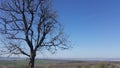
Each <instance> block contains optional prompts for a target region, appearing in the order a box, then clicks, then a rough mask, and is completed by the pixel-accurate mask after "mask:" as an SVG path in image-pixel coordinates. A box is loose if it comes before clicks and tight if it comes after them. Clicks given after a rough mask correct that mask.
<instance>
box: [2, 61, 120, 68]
mask: <svg viewBox="0 0 120 68" xmlns="http://www.w3.org/2000/svg"><path fill="white" fill-rule="evenodd" d="M0 68H28V63H27V61H25V60H16V61H15V60H11V61H0ZM35 68H120V62H119V61H111V62H110V61H109V62H108V61H66V60H62V61H61V60H37V61H36V67H35Z"/></svg>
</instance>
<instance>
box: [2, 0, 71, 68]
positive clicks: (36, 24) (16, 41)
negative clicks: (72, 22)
mask: <svg viewBox="0 0 120 68" xmlns="http://www.w3.org/2000/svg"><path fill="white" fill-rule="evenodd" d="M0 33H1V34H2V35H4V36H5V38H6V39H5V41H2V42H3V43H4V45H5V48H1V53H3V54H9V55H12V54H14V55H19V54H23V55H25V56H28V57H29V60H30V61H29V66H30V68H34V62H35V57H36V55H37V53H39V52H40V51H41V50H44V49H47V50H48V51H50V52H52V53H55V52H56V50H57V49H59V48H61V49H68V48H69V46H68V45H67V40H66V38H65V36H64V34H63V28H62V27H61V24H60V23H59V22H58V21H57V15H56V11H54V10H53V8H52V5H51V0H0Z"/></svg>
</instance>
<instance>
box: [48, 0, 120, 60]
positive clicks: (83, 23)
mask: <svg viewBox="0 0 120 68" xmlns="http://www.w3.org/2000/svg"><path fill="white" fill-rule="evenodd" d="M53 4H54V8H55V9H56V10H57V12H58V15H59V18H58V19H59V21H60V22H62V23H63V24H64V28H65V32H66V33H67V34H69V35H70V39H69V40H71V43H72V46H73V48H71V49H69V50H66V51H58V52H57V53H56V54H55V55H48V57H56V58H57V57H59V58H120V0H54V3H53Z"/></svg>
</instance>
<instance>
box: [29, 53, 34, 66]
mask: <svg viewBox="0 0 120 68" xmlns="http://www.w3.org/2000/svg"><path fill="white" fill-rule="evenodd" d="M35 56H36V53H35V52H32V53H31V56H30V61H29V67H30V68H34V67H35Z"/></svg>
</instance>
